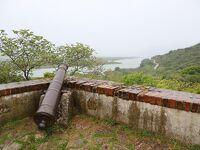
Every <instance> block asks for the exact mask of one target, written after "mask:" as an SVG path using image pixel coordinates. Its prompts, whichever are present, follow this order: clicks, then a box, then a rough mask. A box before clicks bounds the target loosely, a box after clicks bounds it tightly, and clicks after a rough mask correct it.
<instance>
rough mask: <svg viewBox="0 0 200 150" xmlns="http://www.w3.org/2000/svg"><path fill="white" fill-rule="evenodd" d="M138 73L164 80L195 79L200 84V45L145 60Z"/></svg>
mask: <svg viewBox="0 0 200 150" xmlns="http://www.w3.org/2000/svg"><path fill="white" fill-rule="evenodd" d="M137 71H143V72H145V73H147V74H153V75H159V76H163V78H179V79H180V78H181V79H186V78H187V80H188V79H189V78H190V79H191V80H193V78H195V81H196V80H198V81H199V82H200V43H199V44H196V45H194V46H191V47H188V48H184V49H178V50H172V51H169V53H167V54H164V55H157V56H154V57H152V58H151V59H145V60H143V61H142V63H141V65H140V67H139V68H138V69H137ZM190 79H189V80H190Z"/></svg>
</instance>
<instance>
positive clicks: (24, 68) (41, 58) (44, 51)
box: [0, 30, 56, 80]
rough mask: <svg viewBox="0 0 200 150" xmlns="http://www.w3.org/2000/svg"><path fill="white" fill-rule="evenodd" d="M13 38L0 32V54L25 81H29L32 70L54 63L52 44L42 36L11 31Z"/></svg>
mask: <svg viewBox="0 0 200 150" xmlns="http://www.w3.org/2000/svg"><path fill="white" fill-rule="evenodd" d="M13 33H14V35H15V37H14V38H10V37H8V35H7V34H6V33H5V31H4V30H0V52H1V53H2V54H3V55H4V56H7V57H8V58H9V59H10V61H11V62H12V64H14V65H15V66H16V67H17V69H18V70H20V71H21V72H23V76H24V78H25V79H26V80H29V79H30V75H31V72H32V70H33V69H35V68H39V67H41V66H42V65H46V64H51V63H54V62H55V60H56V56H55V54H54V53H53V48H54V46H53V44H51V43H50V42H49V41H47V40H46V39H44V38H43V37H42V36H37V35H34V33H33V32H31V31H29V30H18V31H17V30H13Z"/></svg>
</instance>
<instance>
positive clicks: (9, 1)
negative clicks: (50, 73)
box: [0, 0, 200, 57]
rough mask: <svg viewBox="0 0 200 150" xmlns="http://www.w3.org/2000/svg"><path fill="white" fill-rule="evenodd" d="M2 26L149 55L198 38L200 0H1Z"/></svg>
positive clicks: (110, 52)
mask: <svg viewBox="0 0 200 150" xmlns="http://www.w3.org/2000/svg"><path fill="white" fill-rule="evenodd" d="M0 29H5V30H6V32H8V33H9V32H10V31H11V30H13V29H30V30H32V31H33V32H34V33H35V34H37V35H42V36H44V37H45V38H46V39H48V40H50V41H51V42H53V43H55V44H56V45H62V44H64V43H74V42H81V43H84V44H88V45H90V46H91V47H93V48H94V49H95V50H96V52H97V53H98V55H100V56H140V57H150V56H153V55H157V54H163V53H166V52H168V51H169V50H173V49H178V48H184V47H188V46H192V45H194V44H197V43H199V42H200V0H0Z"/></svg>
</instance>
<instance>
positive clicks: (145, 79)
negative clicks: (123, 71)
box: [122, 72, 157, 86]
mask: <svg viewBox="0 0 200 150" xmlns="http://www.w3.org/2000/svg"><path fill="white" fill-rule="evenodd" d="M122 81H123V82H124V83H125V84H127V85H133V84H141V85H147V86H156V84H157V83H156V80H155V79H154V78H153V77H152V76H148V75H144V73H142V72H138V73H132V74H129V75H125V76H124V77H123V79H122Z"/></svg>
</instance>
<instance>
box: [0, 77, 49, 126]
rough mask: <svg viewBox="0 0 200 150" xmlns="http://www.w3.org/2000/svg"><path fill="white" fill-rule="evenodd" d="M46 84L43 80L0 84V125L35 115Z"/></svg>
mask: <svg viewBox="0 0 200 150" xmlns="http://www.w3.org/2000/svg"><path fill="white" fill-rule="evenodd" d="M48 84H49V82H48V81H43V80H38V81H37V80H35V81H26V82H18V83H9V84H0V124H3V123H4V122H5V121H8V120H11V119H15V118H21V117H25V116H28V115H32V114H33V113H35V111H36V109H37V108H38V102H39V99H40V95H41V94H42V92H43V90H45V89H47V87H48Z"/></svg>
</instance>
